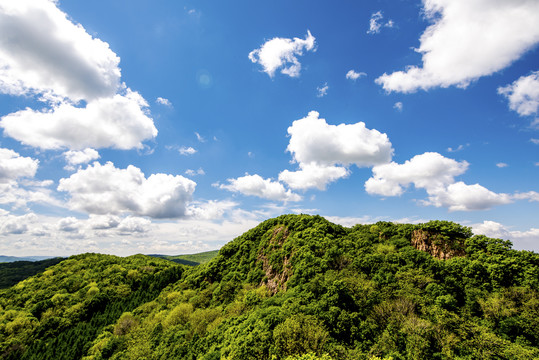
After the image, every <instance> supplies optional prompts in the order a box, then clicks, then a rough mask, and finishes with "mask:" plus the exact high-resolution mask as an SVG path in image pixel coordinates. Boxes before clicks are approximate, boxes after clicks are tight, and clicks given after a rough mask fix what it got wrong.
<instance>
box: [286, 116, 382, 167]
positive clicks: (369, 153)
mask: <svg viewBox="0 0 539 360" xmlns="http://www.w3.org/2000/svg"><path fill="white" fill-rule="evenodd" d="M288 134H289V135H290V142H289V144H288V147H287V148H286V150H287V151H289V152H290V153H291V154H292V156H293V158H294V161H296V162H298V163H303V164H309V163H315V164H318V165H335V164H342V165H349V164H356V165H357V166H359V167H361V166H372V165H377V164H383V163H386V162H389V161H390V160H391V156H392V154H393V149H392V148H391V143H390V142H389V139H388V137H387V135H386V134H382V133H380V132H379V131H378V130H375V129H373V130H370V129H367V128H366V126H365V123H363V122H358V123H355V124H340V125H329V124H328V123H327V122H326V120H325V119H321V118H319V114H318V112H316V111H311V112H309V114H308V115H307V116H306V117H305V118H303V119H300V120H296V121H294V122H293V123H292V126H290V127H289V128H288Z"/></svg>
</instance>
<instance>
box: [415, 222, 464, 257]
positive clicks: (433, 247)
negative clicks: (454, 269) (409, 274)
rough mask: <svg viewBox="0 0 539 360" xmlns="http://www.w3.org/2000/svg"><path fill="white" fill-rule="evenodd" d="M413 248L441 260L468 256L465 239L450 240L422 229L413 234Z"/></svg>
mask: <svg viewBox="0 0 539 360" xmlns="http://www.w3.org/2000/svg"><path fill="white" fill-rule="evenodd" d="M412 246H413V247H415V248H416V249H417V250H421V251H424V252H427V253H429V254H431V255H432V256H433V257H435V258H437V259H441V260H447V259H451V258H453V257H455V256H465V255H466V252H465V250H464V239H448V238H447V237H445V236H443V235H441V234H438V233H435V232H431V231H425V230H420V229H418V230H414V231H413V232H412Z"/></svg>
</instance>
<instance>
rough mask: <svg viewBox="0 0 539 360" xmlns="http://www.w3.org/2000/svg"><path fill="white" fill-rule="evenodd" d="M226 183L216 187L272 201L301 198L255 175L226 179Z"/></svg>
mask: <svg viewBox="0 0 539 360" xmlns="http://www.w3.org/2000/svg"><path fill="white" fill-rule="evenodd" d="M227 181H228V184H220V185H218V186H219V188H220V189H225V190H228V191H232V192H238V193H241V194H243V195H249V196H257V197H260V198H263V199H268V200H274V201H285V202H286V201H300V200H301V196H299V195H298V194H294V193H293V192H292V191H290V190H286V189H285V188H284V186H283V184H281V183H279V182H277V181H272V180H271V179H264V178H262V177H261V176H260V175H257V174H255V175H245V176H242V177H239V178H237V179H228V180H227Z"/></svg>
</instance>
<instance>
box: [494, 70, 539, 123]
mask: <svg viewBox="0 0 539 360" xmlns="http://www.w3.org/2000/svg"><path fill="white" fill-rule="evenodd" d="M498 94H501V95H503V96H505V98H507V100H509V108H510V109H511V110H514V111H516V112H517V113H518V114H519V115H520V116H527V115H533V114H537V112H538V111H539V71H535V72H533V73H531V74H530V75H528V76H521V77H520V78H518V79H517V80H515V81H514V82H513V83H512V84H509V85H507V86H504V87H499V88H498Z"/></svg>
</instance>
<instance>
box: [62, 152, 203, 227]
mask: <svg viewBox="0 0 539 360" xmlns="http://www.w3.org/2000/svg"><path fill="white" fill-rule="evenodd" d="M195 186H196V183H195V182H193V181H192V180H189V179H187V178H185V177H183V176H180V175H176V176H173V175H167V174H153V175H150V177H148V178H146V177H145V176H144V174H143V173H142V171H141V170H140V169H138V168H136V167H134V166H132V165H130V166H128V167H127V169H118V168H116V167H114V165H113V164H112V163H111V162H107V163H106V164H105V165H101V164H99V163H97V162H95V163H94V164H93V165H90V166H88V168H86V169H84V170H78V171H77V172H76V173H75V174H73V175H71V176H70V177H69V178H64V179H61V180H60V184H59V186H58V190H59V191H66V192H68V193H69V195H70V196H71V199H70V201H69V204H70V207H71V208H72V209H74V210H80V211H85V212H87V213H90V214H122V213H132V214H135V215H138V216H148V217H152V218H179V217H183V216H185V212H186V204H187V202H189V201H190V200H191V197H192V194H193V192H194V191H195Z"/></svg>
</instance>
